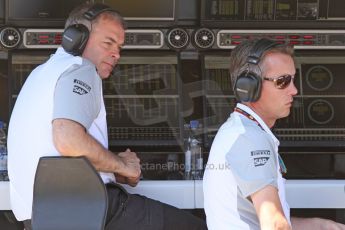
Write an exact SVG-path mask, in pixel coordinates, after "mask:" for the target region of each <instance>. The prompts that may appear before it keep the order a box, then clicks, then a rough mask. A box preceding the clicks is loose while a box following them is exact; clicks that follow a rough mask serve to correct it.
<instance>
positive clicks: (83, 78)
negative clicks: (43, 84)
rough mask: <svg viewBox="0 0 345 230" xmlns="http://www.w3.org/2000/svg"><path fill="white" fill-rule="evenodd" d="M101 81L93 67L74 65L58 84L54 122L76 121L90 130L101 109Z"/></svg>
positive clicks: (55, 93) (55, 94)
mask: <svg viewBox="0 0 345 230" xmlns="http://www.w3.org/2000/svg"><path fill="white" fill-rule="evenodd" d="M101 97H102V90H101V79H100V78H99V77H98V75H97V74H96V71H95V69H94V67H93V66H91V65H86V66H83V65H81V66H80V65H74V66H72V67H71V68H69V69H68V70H67V71H65V72H64V73H63V74H62V75H61V77H60V78H59V80H58V81H57V83H56V87H55V92H54V108H53V120H54V119H57V118H64V119H69V120H73V121H76V122H78V123H80V124H81V125H83V126H84V127H85V128H86V129H89V128H90V126H91V124H92V122H93V121H94V120H95V119H96V118H97V116H98V113H99V112H100V108H101Z"/></svg>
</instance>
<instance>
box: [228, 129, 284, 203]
mask: <svg viewBox="0 0 345 230" xmlns="http://www.w3.org/2000/svg"><path fill="white" fill-rule="evenodd" d="M253 138H255V139H253ZM226 161H227V162H228V164H229V166H230V169H231V171H232V173H233V175H234V177H235V180H236V182H237V185H238V189H239V191H240V192H241V193H242V195H243V196H244V197H248V196H250V195H251V194H253V193H255V192H257V191H259V190H260V189H262V188H264V187H265V186H267V185H272V186H274V187H276V188H278V184H277V177H278V174H277V161H276V157H275V153H274V150H273V148H272V145H271V144H270V142H269V140H268V139H267V137H266V136H262V135H261V136H257V137H251V138H248V137H246V136H244V135H240V136H239V137H238V139H237V140H236V141H235V143H234V145H233V147H232V148H231V149H230V151H229V152H228V154H227V155H226Z"/></svg>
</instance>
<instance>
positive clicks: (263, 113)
mask: <svg viewBox="0 0 345 230" xmlns="http://www.w3.org/2000/svg"><path fill="white" fill-rule="evenodd" d="M243 104H244V105H246V106H248V107H249V108H250V109H251V110H253V111H254V112H255V113H256V114H257V115H258V116H259V117H260V118H261V119H262V120H263V121H264V122H265V124H266V125H267V126H268V127H269V128H270V129H271V128H272V127H273V126H274V124H275V122H276V119H274V118H272V117H271V116H270V114H268V113H267V112H266V111H265V109H263V108H262V107H261V106H260V105H259V104H256V103H252V102H248V103H243Z"/></svg>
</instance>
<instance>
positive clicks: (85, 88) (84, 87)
mask: <svg viewBox="0 0 345 230" xmlns="http://www.w3.org/2000/svg"><path fill="white" fill-rule="evenodd" d="M73 82H74V86H73V92H74V93H77V94H79V95H84V94H87V93H89V92H90V90H91V87H90V86H89V85H88V84H86V83H85V82H83V81H81V80H78V79H74V81H73Z"/></svg>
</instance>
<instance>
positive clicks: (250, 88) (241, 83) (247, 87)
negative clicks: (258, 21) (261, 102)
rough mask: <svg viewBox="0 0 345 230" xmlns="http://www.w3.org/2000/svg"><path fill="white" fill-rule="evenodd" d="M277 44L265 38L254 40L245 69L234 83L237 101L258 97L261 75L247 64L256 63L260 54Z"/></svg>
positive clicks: (255, 99) (252, 99) (251, 99)
mask: <svg viewBox="0 0 345 230" xmlns="http://www.w3.org/2000/svg"><path fill="white" fill-rule="evenodd" d="M277 46H279V44H278V43H276V42H274V41H272V40H269V39H266V38H262V39H260V40H257V41H256V43H255V45H254V47H253V48H252V49H251V51H250V54H249V56H248V58H247V62H246V64H247V69H246V70H245V71H243V72H241V73H240V74H239V76H238V77H237V79H236V82H235V84H234V94H235V97H236V99H237V100H238V101H240V102H255V101H257V100H258V99H259V98H260V95H261V87H262V77H261V76H260V75H257V74H256V73H254V72H253V71H250V68H249V65H251V64H253V65H258V64H259V62H260V58H261V56H262V54H263V53H264V52H265V51H267V50H269V49H270V48H273V47H277Z"/></svg>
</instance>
